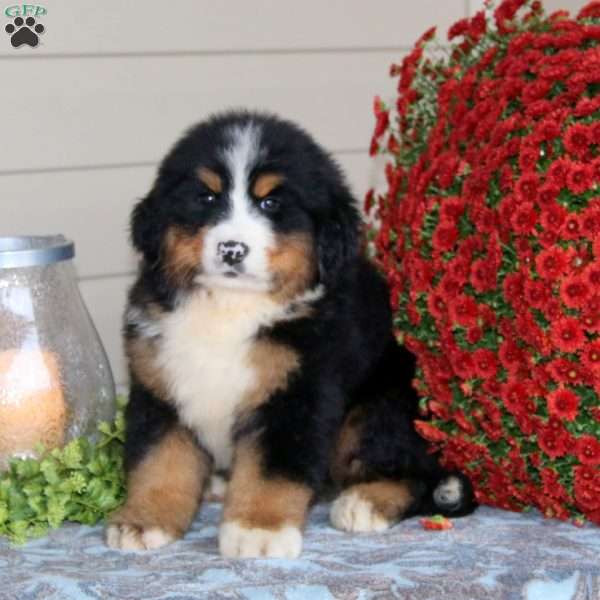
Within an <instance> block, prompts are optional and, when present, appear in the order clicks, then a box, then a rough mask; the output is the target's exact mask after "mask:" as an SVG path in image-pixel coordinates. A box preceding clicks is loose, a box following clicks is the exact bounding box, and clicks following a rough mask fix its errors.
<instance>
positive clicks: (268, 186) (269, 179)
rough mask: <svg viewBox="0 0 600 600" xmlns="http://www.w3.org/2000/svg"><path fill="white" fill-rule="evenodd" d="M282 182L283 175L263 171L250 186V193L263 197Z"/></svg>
mask: <svg viewBox="0 0 600 600" xmlns="http://www.w3.org/2000/svg"><path fill="white" fill-rule="evenodd" d="M282 182H283V175H279V174H277V173H263V174H262V175H259V176H258V177H257V178H256V181H255V182H254V186H253V187H252V193H253V194H254V195H255V196H256V197H257V198H264V197H265V196H267V195H269V194H270V193H271V192H272V191H273V190H274V189H275V188H276V187H277V186H278V185H279V184H280V183H282Z"/></svg>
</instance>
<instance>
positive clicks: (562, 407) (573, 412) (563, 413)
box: [547, 388, 579, 421]
mask: <svg viewBox="0 0 600 600" xmlns="http://www.w3.org/2000/svg"><path fill="white" fill-rule="evenodd" d="M547 401H548V413H549V414H550V415H552V416H555V417H558V418H559V419H565V420H566V421H573V420H575V418H576V417H577V411H578V408H579V396H577V394H575V393H574V392H572V391H571V390H569V389H567V388H558V389H557V390H555V391H553V392H551V393H550V394H549V395H548V398H547Z"/></svg>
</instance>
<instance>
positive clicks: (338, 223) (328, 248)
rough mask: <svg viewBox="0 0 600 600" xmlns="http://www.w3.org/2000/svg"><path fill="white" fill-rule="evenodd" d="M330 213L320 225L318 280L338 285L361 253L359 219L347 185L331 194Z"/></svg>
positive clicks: (340, 186) (333, 190) (338, 186)
mask: <svg viewBox="0 0 600 600" xmlns="http://www.w3.org/2000/svg"><path fill="white" fill-rule="evenodd" d="M329 200H330V211H329V214H327V215H325V216H324V217H323V218H322V221H321V222H320V223H319V224H318V235H317V239H318V256H319V280H320V281H321V282H323V283H325V284H326V285H327V284H328V283H331V282H333V281H335V280H336V279H337V278H338V276H339V274H340V273H341V272H342V271H343V269H344V268H345V267H346V266H347V265H348V264H350V263H351V262H352V261H353V260H354V259H356V257H357V256H358V252H359V245H360V222H361V220H360V216H359V214H358V210H357V209H356V202H355V200H354V198H353V197H352V194H351V193H350V191H349V190H348V189H347V188H346V186H345V185H342V184H340V185H337V186H335V187H334V188H333V189H332V190H331V191H330V198H329Z"/></svg>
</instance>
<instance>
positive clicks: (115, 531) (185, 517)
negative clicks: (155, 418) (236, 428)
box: [106, 426, 212, 550]
mask: <svg viewBox="0 0 600 600" xmlns="http://www.w3.org/2000/svg"><path fill="white" fill-rule="evenodd" d="M211 462H212V461H211V459H210V458H209V456H208V455H207V454H206V453H205V452H204V451H203V450H202V449H201V448H200V447H199V446H198V445H197V443H196V442H195V440H194V438H193V436H192V434H191V433H190V432H189V431H188V430H187V429H185V428H183V427H180V426H176V427H174V428H173V429H171V430H170V431H168V432H167V433H165V434H164V435H163V436H162V437H161V438H160V440H159V441H158V442H156V443H155V444H154V446H153V447H152V448H150V449H149V450H148V451H147V452H146V454H145V456H144V458H143V459H142V460H141V461H140V462H139V463H138V464H137V465H136V466H135V467H133V468H132V469H131V470H130V471H129V473H128V477H127V500H126V502H125V505H124V506H123V507H122V508H120V509H119V510H118V511H117V512H116V513H114V514H113V515H112V516H111V518H110V520H109V526H108V529H107V533H106V538H107V543H108V545H109V546H111V547H112V548H119V549H121V550H151V549H155V548H160V547H161V546H164V545H166V544H169V543H171V542H173V541H174V540H176V539H177V538H180V537H181V536H183V534H184V533H185V531H186V530H187V529H188V527H189V525H190V523H191V521H192V519H193V518H194V515H195V514H196V511H197V510H198V506H199V504H200V500H201V497H202V492H203V489H204V486H205V484H206V481H207V480H208V477H209V475H210V471H211V466H212V465H211Z"/></svg>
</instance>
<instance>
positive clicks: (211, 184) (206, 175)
mask: <svg viewBox="0 0 600 600" xmlns="http://www.w3.org/2000/svg"><path fill="white" fill-rule="evenodd" d="M198 177H199V179H200V181H201V182H202V183H203V184H204V185H205V186H206V187H207V188H208V189H209V190H210V191H211V192H214V193H215V194H220V193H221V192H222V191H223V181H222V179H221V177H220V175H218V174H217V173H215V172H214V171H212V170H211V169H207V168H206V167H200V168H199V169H198Z"/></svg>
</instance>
